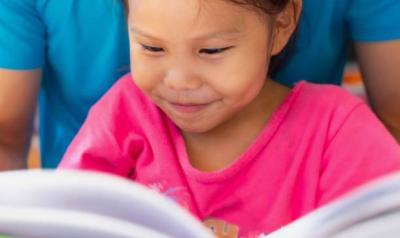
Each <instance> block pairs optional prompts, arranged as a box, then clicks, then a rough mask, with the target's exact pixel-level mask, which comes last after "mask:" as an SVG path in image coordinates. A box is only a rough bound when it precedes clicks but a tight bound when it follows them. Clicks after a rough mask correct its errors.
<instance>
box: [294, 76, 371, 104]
mask: <svg viewBox="0 0 400 238" xmlns="http://www.w3.org/2000/svg"><path fill="white" fill-rule="evenodd" d="M296 88H298V89H297V90H298V92H297V94H298V96H297V98H296V100H297V102H298V103H302V104H304V105H305V106H309V107H312V108H314V109H315V110H320V109H324V110H351V109H352V108H354V107H356V106H358V105H360V104H364V102H363V101H362V100H361V99H360V98H358V97H356V96H354V95H352V94H351V93H350V92H348V91H346V90H345V89H343V88H341V87H339V86H336V85H329V84H314V83H308V82H305V81H301V82H299V83H298V84H297V85H296V86H295V90H296Z"/></svg>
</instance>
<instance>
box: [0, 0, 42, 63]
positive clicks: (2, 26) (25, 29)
mask: <svg viewBox="0 0 400 238" xmlns="http://www.w3.org/2000/svg"><path fill="white" fill-rule="evenodd" d="M0 16H1V17H0V68H6V69H14V70H29V69H36V68H40V67H41V66H42V65H43V63H44V55H45V44H46V43H45V40H46V39H45V38H46V36H45V25H44V23H43V21H42V19H41V17H40V14H39V12H38V11H37V7H36V1H35V0H0Z"/></svg>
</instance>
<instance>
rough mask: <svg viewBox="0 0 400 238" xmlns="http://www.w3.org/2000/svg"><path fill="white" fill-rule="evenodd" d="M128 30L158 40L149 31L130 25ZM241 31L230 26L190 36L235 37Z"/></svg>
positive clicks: (195, 37)
mask: <svg viewBox="0 0 400 238" xmlns="http://www.w3.org/2000/svg"><path fill="white" fill-rule="evenodd" d="M130 31H131V32H132V33H133V34H135V35H140V36H144V37H147V38H152V39H156V40H160V39H159V38H157V37H156V36H154V35H153V34H151V33H150V32H146V31H143V30H140V29H138V28H134V27H131V28H130ZM240 33H241V32H240V31H239V30H238V29H237V28H231V29H226V30H222V31H221V30H216V31H211V32H206V33H203V34H199V35H197V36H194V37H192V39H193V40H204V39H212V38H228V37H235V36H238V35H239V34H240Z"/></svg>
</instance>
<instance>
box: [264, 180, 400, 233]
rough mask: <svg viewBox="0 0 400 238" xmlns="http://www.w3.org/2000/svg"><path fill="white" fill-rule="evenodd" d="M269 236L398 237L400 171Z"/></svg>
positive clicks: (347, 195) (399, 228)
mask: <svg viewBox="0 0 400 238" xmlns="http://www.w3.org/2000/svg"><path fill="white" fill-rule="evenodd" d="M265 237H267V238H398V237H400V173H396V174H392V175H388V176H386V177H383V178H381V179H378V180H376V181H373V182H371V183H369V184H366V185H364V186H362V187H360V188H359V189H357V190H355V191H353V192H351V193H349V194H346V195H345V196H343V197H342V198H340V199H338V200H337V201H336V202H333V203H331V204H329V205H327V206H325V207H322V208H320V209H318V210H316V211H315V212H312V213H310V214H309V215H306V216H304V217H302V218H300V219H299V220H297V221H295V222H293V223H292V224H289V225H288V226H286V227H283V228H282V229H280V230H278V231H276V232H274V233H272V234H270V235H268V236H265Z"/></svg>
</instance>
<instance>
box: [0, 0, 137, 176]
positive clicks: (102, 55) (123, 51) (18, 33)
mask: <svg viewBox="0 0 400 238" xmlns="http://www.w3.org/2000/svg"><path fill="white" fill-rule="evenodd" d="M0 16H1V17H0V68H8V69H16V70H24V69H35V68H42V69H43V78H42V85H41V91H40V96H39V120H40V122H39V135H40V146H41V159H42V166H43V167H45V168H54V167H56V166H57V164H58V163H59V161H60V159H61V157H62V155H63V153H64V151H65V149H66V148H67V146H68V144H69V142H70V141H71V140H72V138H73V137H74V135H75V134H76V132H77V131H78V130H79V128H80V126H81V124H82V123H83V121H84V119H85V118H86V115H87V112H88V110H89V108H90V106H91V105H92V104H94V103H95V102H96V101H97V100H98V98H99V97H100V96H101V95H102V94H103V93H104V92H105V91H106V90H107V89H108V88H109V87H110V86H111V85H112V84H113V83H114V82H115V81H116V80H117V79H118V78H119V77H121V76H122V75H123V74H125V73H127V72H128V71H129V47H128V43H129V42H128V35H127V31H126V24H125V19H124V11H123V8H122V6H121V4H120V3H119V1H118V0H0ZM16 93H18V92H16Z"/></svg>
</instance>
